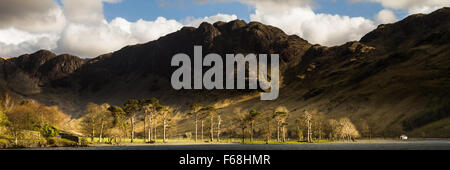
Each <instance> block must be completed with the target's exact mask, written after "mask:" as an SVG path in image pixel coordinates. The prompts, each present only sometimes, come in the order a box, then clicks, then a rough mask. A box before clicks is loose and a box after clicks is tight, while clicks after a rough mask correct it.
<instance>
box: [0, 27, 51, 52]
mask: <svg viewBox="0 0 450 170" xmlns="http://www.w3.org/2000/svg"><path fill="white" fill-rule="evenodd" d="M58 38H59V37H58V35H57V34H56V33H29V32H25V31H21V30H18V29H15V28H8V29H2V30H0V49H1V50H0V56H7V57H12V56H16V55H19V54H25V53H32V52H34V51H36V50H38V49H48V50H49V49H54V48H56V46H57V44H56V41H57V40H58Z"/></svg>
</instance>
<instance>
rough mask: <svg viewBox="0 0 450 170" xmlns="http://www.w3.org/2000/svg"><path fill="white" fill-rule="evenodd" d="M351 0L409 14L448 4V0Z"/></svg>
mask: <svg viewBox="0 0 450 170" xmlns="http://www.w3.org/2000/svg"><path fill="white" fill-rule="evenodd" d="M352 1H353V2H377V3H380V4H381V5H382V6H383V7H386V8H391V9H396V10H406V11H408V12H409V14H416V13H430V12H433V11H435V10H437V9H439V8H442V7H446V6H447V7H448V6H450V0H352Z"/></svg>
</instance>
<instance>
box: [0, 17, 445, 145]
mask: <svg viewBox="0 0 450 170" xmlns="http://www.w3.org/2000/svg"><path fill="white" fill-rule="evenodd" d="M449 21H450V8H443V9H440V10H438V11H435V12H433V13H431V14H429V15H423V14H418V15H412V16H409V17H407V18H406V19H404V20H402V21H400V22H397V23H394V24H387V25H380V26H379V27H378V28H377V29H375V30H374V31H372V32H370V33H368V34H367V35H366V36H364V37H363V38H362V39H361V41H359V42H357V41H355V42H349V43H346V44H344V45H341V46H336V47H325V46H320V45H313V44H310V43H308V42H307V41H305V40H303V39H302V38H300V37H298V36H295V35H286V34H285V33H284V32H283V31H281V30H280V29H278V28H275V27H272V26H268V25H264V24H261V23H257V22H251V23H245V22H244V21H241V20H236V21H232V22H229V23H224V22H217V23H215V24H213V25H212V24H208V23H203V24H201V25H200V26H199V27H198V28H191V27H185V28H183V29H181V30H180V31H177V32H175V33H172V34H169V35H167V36H164V37H161V38H160V39H158V40H156V41H152V42H148V43H146V44H138V45H133V46H127V47H124V48H123V49H121V50H119V51H116V52H113V53H110V54H104V55H102V56H99V57H97V58H94V59H90V60H87V59H80V58H78V57H76V56H71V55H67V54H64V55H56V54H54V53H52V52H50V51H45V50H41V51H38V52H36V53H33V54H26V55H22V56H19V57H17V58H11V59H0V86H2V87H3V88H4V89H6V90H8V91H11V92H13V93H15V94H17V95H18V96H22V97H26V98H33V99H36V100H38V101H40V102H42V103H44V104H48V105H58V106H60V107H61V108H62V109H63V110H65V111H66V112H67V113H71V114H73V115H74V116H75V117H76V116H79V115H81V114H82V112H81V110H83V109H84V106H85V104H86V103H87V102H97V103H103V102H108V103H111V104H121V103H123V101H125V100H126V99H130V98H148V97H157V98H160V100H161V101H162V102H163V103H164V104H168V105H173V106H177V107H179V108H180V109H181V110H184V109H186V108H188V106H189V105H190V104H192V103H194V102H200V103H202V104H204V105H208V104H215V105H217V106H219V107H222V108H223V109H222V112H223V115H224V117H228V118H230V117H232V116H233V115H234V114H233V113H232V112H233V109H235V108H242V109H250V108H252V109H259V110H263V111H264V110H269V109H270V108H274V107H277V106H280V105H283V106H286V107H287V108H288V109H289V110H290V112H291V118H290V122H289V126H294V121H295V118H298V117H300V116H301V114H302V113H303V110H305V109H318V110H319V112H320V113H321V115H322V116H325V117H327V118H339V117H349V118H350V119H351V120H352V121H353V122H354V123H355V124H356V126H357V127H358V128H362V127H363V126H365V125H370V126H371V127H372V128H373V129H374V133H375V134H376V135H378V136H396V135H398V134H400V133H408V134H411V135H415V136H423V137H450V136H449V135H450V113H449V112H450V108H449V107H450V90H449V89H450V68H449V67H450V50H449V49H450V48H449V47H450V22H449ZM194 45H202V46H203V54H208V53H213V52H214V53H218V54H220V55H221V56H225V54H227V53H234V54H237V53H244V54H247V53H256V54H280V60H281V61H280V64H281V65H280V69H281V70H280V72H281V74H282V77H283V85H282V88H281V89H280V97H279V98H278V99H277V100H275V101H260V100H259V95H258V93H257V91H251V90H243V91H238V90H232V91H229V90H212V91H208V90H181V91H175V90H173V89H172V88H171V86H170V76H171V74H172V72H173V71H174V69H175V68H173V67H170V61H171V58H172V56H173V55H175V54H177V53H181V52H182V53H186V54H188V55H189V56H191V57H192V56H193V50H194V48H193V47H194Z"/></svg>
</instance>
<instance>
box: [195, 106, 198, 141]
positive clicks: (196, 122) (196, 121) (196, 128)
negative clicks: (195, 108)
mask: <svg viewBox="0 0 450 170" xmlns="http://www.w3.org/2000/svg"><path fill="white" fill-rule="evenodd" d="M197 124H198V115H197V113H196V114H195V142H197V133H198V127H197Z"/></svg>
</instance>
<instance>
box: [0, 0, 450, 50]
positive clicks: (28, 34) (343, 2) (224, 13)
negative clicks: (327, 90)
mask: <svg viewBox="0 0 450 170" xmlns="http://www.w3.org/2000/svg"><path fill="white" fill-rule="evenodd" d="M446 6H447V7H448V6H450V0H395V1H393V0H39V1H38V0H0V57H16V56H19V55H21V54H25V53H33V52H35V51H37V50H39V49H47V50H51V51H54V52H55V53H58V54H62V53H69V54H73V55H77V56H80V57H83V58H93V57H97V56H99V55H101V54H104V53H109V52H113V51H116V50H119V49H121V48H122V47H124V46H127V45H133V44H138V43H146V42H149V41H153V40H156V39H158V38H159V37H161V36H164V35H167V34H169V33H172V32H175V31H177V30H179V29H181V28H182V27H184V26H193V27H197V26H198V25H200V24H201V23H202V22H209V23H214V22H217V21H225V22H229V21H232V20H235V19H242V20H245V21H247V22H250V21H258V22H261V23H264V24H268V25H273V26H276V27H279V28H280V29H282V30H283V31H284V32H286V33H287V34H296V35H298V36H300V37H302V38H304V39H306V40H308V41H309V42H310V43H313V44H321V45H326V46H336V45H341V44H344V43H345V42H348V41H355V40H359V39H360V38H361V37H362V36H364V35H365V34H367V33H368V32H370V31H372V30H373V29H375V28H376V27H377V25H379V24H387V23H393V22H396V21H398V20H401V19H403V18H405V17H407V16H408V15H411V14H417V13H425V14H426V13H430V12H432V11H434V10H437V9H439V8H442V7H446Z"/></svg>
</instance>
